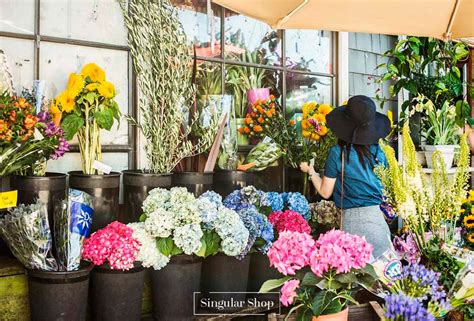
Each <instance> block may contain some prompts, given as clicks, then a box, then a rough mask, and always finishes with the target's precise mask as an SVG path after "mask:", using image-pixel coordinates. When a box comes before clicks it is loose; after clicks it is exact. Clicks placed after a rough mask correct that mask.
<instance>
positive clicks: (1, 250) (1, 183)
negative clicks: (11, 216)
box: [0, 176, 11, 255]
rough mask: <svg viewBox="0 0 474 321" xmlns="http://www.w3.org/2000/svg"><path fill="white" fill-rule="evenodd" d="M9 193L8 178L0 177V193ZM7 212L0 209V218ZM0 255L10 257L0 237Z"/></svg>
mask: <svg viewBox="0 0 474 321" xmlns="http://www.w3.org/2000/svg"><path fill="white" fill-rule="evenodd" d="M8 191H10V177H9V176H1V177H0V192H8ZM6 212H7V209H6V208H4V209H0V217H1V216H2V215H4V214H5V213H6ZM0 255H11V252H10V249H9V248H8V246H7V244H6V243H5V242H4V241H3V239H2V238H1V237H0Z"/></svg>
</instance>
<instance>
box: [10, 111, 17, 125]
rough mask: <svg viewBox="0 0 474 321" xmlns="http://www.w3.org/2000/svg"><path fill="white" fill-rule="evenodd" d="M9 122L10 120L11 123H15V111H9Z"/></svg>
mask: <svg viewBox="0 0 474 321" xmlns="http://www.w3.org/2000/svg"><path fill="white" fill-rule="evenodd" d="M10 120H11V121H12V122H15V121H16V110H12V111H10Z"/></svg>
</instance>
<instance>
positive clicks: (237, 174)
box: [214, 171, 254, 197]
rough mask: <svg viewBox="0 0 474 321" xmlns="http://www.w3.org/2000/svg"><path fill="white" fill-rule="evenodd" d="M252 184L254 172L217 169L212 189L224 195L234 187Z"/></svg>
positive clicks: (238, 187)
mask: <svg viewBox="0 0 474 321" xmlns="http://www.w3.org/2000/svg"><path fill="white" fill-rule="evenodd" d="M253 184H254V174H253V173H251V172H241V171H218V172H215V173H214V191H215V192H216V193H218V194H220V195H221V196H222V197H226V196H227V195H229V194H230V193H232V192H233V191H234V190H236V189H241V188H242V187H245V186H248V185H253Z"/></svg>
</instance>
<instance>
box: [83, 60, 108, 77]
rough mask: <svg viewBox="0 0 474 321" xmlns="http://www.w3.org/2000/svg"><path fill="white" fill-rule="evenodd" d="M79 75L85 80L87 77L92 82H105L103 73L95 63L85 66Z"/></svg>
mask: <svg viewBox="0 0 474 321" xmlns="http://www.w3.org/2000/svg"><path fill="white" fill-rule="evenodd" d="M81 75H82V76H83V77H84V78H86V77H87V76H89V78H90V79H91V81H93V82H102V81H104V80H105V72H104V70H102V68H100V67H99V66H97V65H96V64H95V63H90V64H87V65H85V66H84V67H83V68H82V70H81Z"/></svg>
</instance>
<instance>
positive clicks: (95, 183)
mask: <svg viewBox="0 0 474 321" xmlns="http://www.w3.org/2000/svg"><path fill="white" fill-rule="evenodd" d="M68 174H69V187H71V188H74V189H78V190H81V191H83V192H86V193H88V194H90V195H92V196H93V197H94V200H93V208H94V216H93V218H92V227H91V233H93V232H95V231H97V230H98V229H101V228H103V227H105V226H106V225H107V224H109V223H111V222H113V221H115V220H117V217H118V213H119V197H120V175H121V174H120V173H117V172H111V173H110V174H104V175H89V174H83V173H82V172H81V171H73V172H69V173H68Z"/></svg>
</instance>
